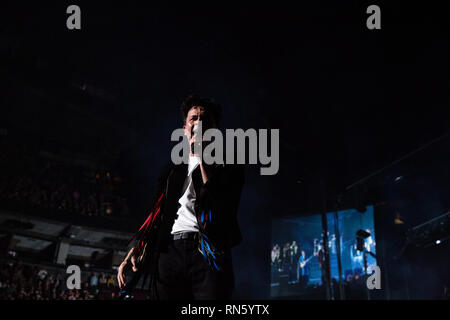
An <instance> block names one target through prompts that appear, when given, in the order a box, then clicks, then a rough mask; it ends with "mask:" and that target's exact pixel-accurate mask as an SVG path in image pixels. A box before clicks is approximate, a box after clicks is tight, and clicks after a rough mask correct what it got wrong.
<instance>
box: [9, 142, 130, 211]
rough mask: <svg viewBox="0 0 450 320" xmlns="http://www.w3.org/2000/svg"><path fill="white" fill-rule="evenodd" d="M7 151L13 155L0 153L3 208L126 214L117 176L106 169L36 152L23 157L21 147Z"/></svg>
mask: <svg viewBox="0 0 450 320" xmlns="http://www.w3.org/2000/svg"><path fill="white" fill-rule="evenodd" d="M10 152H13V153H15V154H16V156H14V157H13V156H8V157H5V154H3V157H1V158H0V164H2V168H1V169H0V171H1V172H0V173H1V174H0V200H1V202H2V205H3V207H4V206H8V209H15V210H24V209H26V210H28V211H29V210H45V211H47V212H50V211H51V212H58V213H61V214H68V215H84V216H105V215H114V216H124V215H127V214H128V211H129V208H128V205H127V201H126V199H125V197H123V196H122V195H121V191H120V186H121V180H120V177H119V176H117V175H114V174H113V173H111V172H110V171H108V170H105V169H103V170H94V169H91V168H89V167H87V166H80V165H73V164H67V163H64V162H62V161H57V160H53V159H52V160H50V159H49V158H44V157H41V156H38V155H36V154H33V155H31V156H30V155H29V154H28V157H27V154H26V153H24V152H22V150H10ZM21 154H23V155H24V156H23V157H21V156H20V155H21ZM12 159H14V161H13V160H12ZM5 162H9V163H5ZM11 207H12V208H11Z"/></svg>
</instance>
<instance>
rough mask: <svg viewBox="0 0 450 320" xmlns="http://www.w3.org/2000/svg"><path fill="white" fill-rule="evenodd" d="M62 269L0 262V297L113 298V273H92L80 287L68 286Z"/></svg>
mask: <svg viewBox="0 0 450 320" xmlns="http://www.w3.org/2000/svg"><path fill="white" fill-rule="evenodd" d="M66 277H67V274H65V273H64V271H63V270H58V271H55V270H53V271H50V270H47V268H45V267H42V266H37V265H28V264H22V263H18V262H3V263H1V264H0V300H107V299H116V298H117V297H118V292H119V289H118V287H117V285H116V279H115V276H114V275H112V274H105V273H100V274H98V273H91V274H90V276H89V277H88V278H86V279H85V280H84V281H82V285H81V288H80V289H72V290H70V289H68V288H67V285H66Z"/></svg>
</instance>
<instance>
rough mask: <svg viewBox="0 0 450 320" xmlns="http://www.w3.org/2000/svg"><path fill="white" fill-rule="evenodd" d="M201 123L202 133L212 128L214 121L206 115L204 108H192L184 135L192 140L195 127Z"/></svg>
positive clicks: (184, 127) (187, 118)
mask: <svg viewBox="0 0 450 320" xmlns="http://www.w3.org/2000/svg"><path fill="white" fill-rule="evenodd" d="M199 121H202V131H203V132H205V131H206V130H207V129H209V128H211V127H212V125H211V124H212V123H213V121H212V119H211V118H210V117H208V116H207V115H206V113H205V109H203V108H202V107H196V106H194V107H192V108H191V110H189V112H188V114H187V117H186V122H185V124H184V126H183V129H184V133H185V135H186V136H187V137H188V139H190V138H191V135H192V130H193V129H194V127H195V125H198V123H199Z"/></svg>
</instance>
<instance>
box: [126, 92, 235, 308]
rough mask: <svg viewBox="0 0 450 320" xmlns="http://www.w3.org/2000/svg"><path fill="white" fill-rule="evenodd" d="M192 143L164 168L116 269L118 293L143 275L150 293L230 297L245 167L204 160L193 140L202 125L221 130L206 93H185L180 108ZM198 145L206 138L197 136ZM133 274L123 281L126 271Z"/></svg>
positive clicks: (165, 297)
mask: <svg viewBox="0 0 450 320" xmlns="http://www.w3.org/2000/svg"><path fill="white" fill-rule="evenodd" d="M181 111H182V117H183V129H184V134H185V136H186V138H187V139H188V141H189V145H190V154H189V163H188V164H185V163H182V164H179V165H175V164H173V163H172V162H170V163H169V164H168V165H167V166H166V167H165V169H164V170H163V172H162V174H161V175H160V178H159V179H158V183H157V186H156V193H155V195H154V198H153V201H152V206H151V208H152V212H151V213H150V215H149V216H148V218H147V220H146V221H145V223H144V224H143V225H142V226H141V228H140V229H139V231H138V232H137V234H136V235H135V238H136V240H137V243H136V245H135V246H134V247H133V248H132V249H131V250H130V252H129V253H128V255H127V257H126V258H125V259H124V261H123V262H122V264H121V265H120V267H119V271H118V276H117V278H118V282H119V287H120V288H121V289H123V292H127V291H128V290H130V289H131V288H132V287H133V286H134V285H135V284H136V282H137V281H138V279H139V278H140V277H141V276H142V275H144V282H145V279H147V275H148V276H149V280H150V281H149V282H150V288H151V293H152V299H161V300H169V299H230V298H231V295H232V291H233V288H234V274H233V268H232V261H231V248H232V247H234V246H236V245H237V244H239V243H240V242H241V240H242V238H241V232H240V229H239V226H238V223H237V210H238V206H239V201H240V196H241V191H242V187H243V184H244V169H243V166H241V165H229V164H217V163H213V164H211V165H209V164H206V163H204V161H202V158H201V156H200V155H199V154H197V153H194V152H197V151H196V150H197V149H196V148H194V143H198V142H199V141H197V140H198V139H197V135H196V128H197V127H198V125H199V122H200V121H201V126H202V129H203V131H206V130H207V129H209V128H219V123H220V118H221V107H220V106H219V105H218V104H216V103H214V102H213V101H212V100H211V99H207V98H201V97H199V96H196V95H195V96H189V97H187V98H186V99H185V100H184V102H183V103H182V106H181ZM201 145H202V147H203V148H204V147H205V145H206V143H205V142H202V144H201ZM129 269H131V270H132V271H133V279H132V280H131V281H129V282H127V281H126V277H125V274H126V272H127V270H129Z"/></svg>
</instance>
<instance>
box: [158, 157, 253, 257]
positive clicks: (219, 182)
mask: <svg viewBox="0 0 450 320" xmlns="http://www.w3.org/2000/svg"><path fill="white" fill-rule="evenodd" d="M187 170H188V165H187V164H180V165H174V164H173V163H172V162H170V163H169V164H167V165H166V167H165V168H164V170H163V172H162V174H161V175H160V178H159V179H158V183H157V187H156V192H155V196H154V198H153V203H155V202H156V200H157V199H158V198H159V196H160V195H161V194H162V193H163V192H164V197H163V201H162V204H161V213H160V215H161V216H160V221H159V223H158V225H157V226H156V228H155V230H153V232H156V233H157V235H156V239H155V240H156V241H155V242H156V248H154V249H156V250H161V251H165V250H166V248H167V244H168V240H169V239H170V237H171V235H170V232H171V230H172V226H173V223H174V221H175V219H176V218H177V211H178V208H179V206H180V204H179V202H178V201H179V199H180V197H181V196H182V193H183V191H184V190H183V185H184V181H185V179H186V177H187ZM208 170H209V172H208V181H207V182H206V183H205V184H204V183H203V180H202V176H201V171H200V166H197V168H196V169H195V170H194V171H193V172H192V180H193V184H194V189H195V193H196V200H195V207H194V209H195V213H196V216H197V222H198V224H199V228H200V231H201V232H203V233H204V234H206V235H207V236H208V238H209V239H210V240H211V242H212V243H213V244H214V246H215V247H216V248H217V249H220V250H224V251H228V250H229V249H231V248H232V247H234V246H236V245H237V244H239V243H240V242H241V241H242V235H241V231H240V228H239V225H238V221H237V211H238V207H239V202H240V198H241V192H242V188H243V185H244V166H243V165H228V164H224V165H219V164H213V165H211V166H209V168H208ZM202 212H203V213H204V214H209V212H211V220H210V221H208V224H207V225H206V228H203V223H201V215H202Z"/></svg>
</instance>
